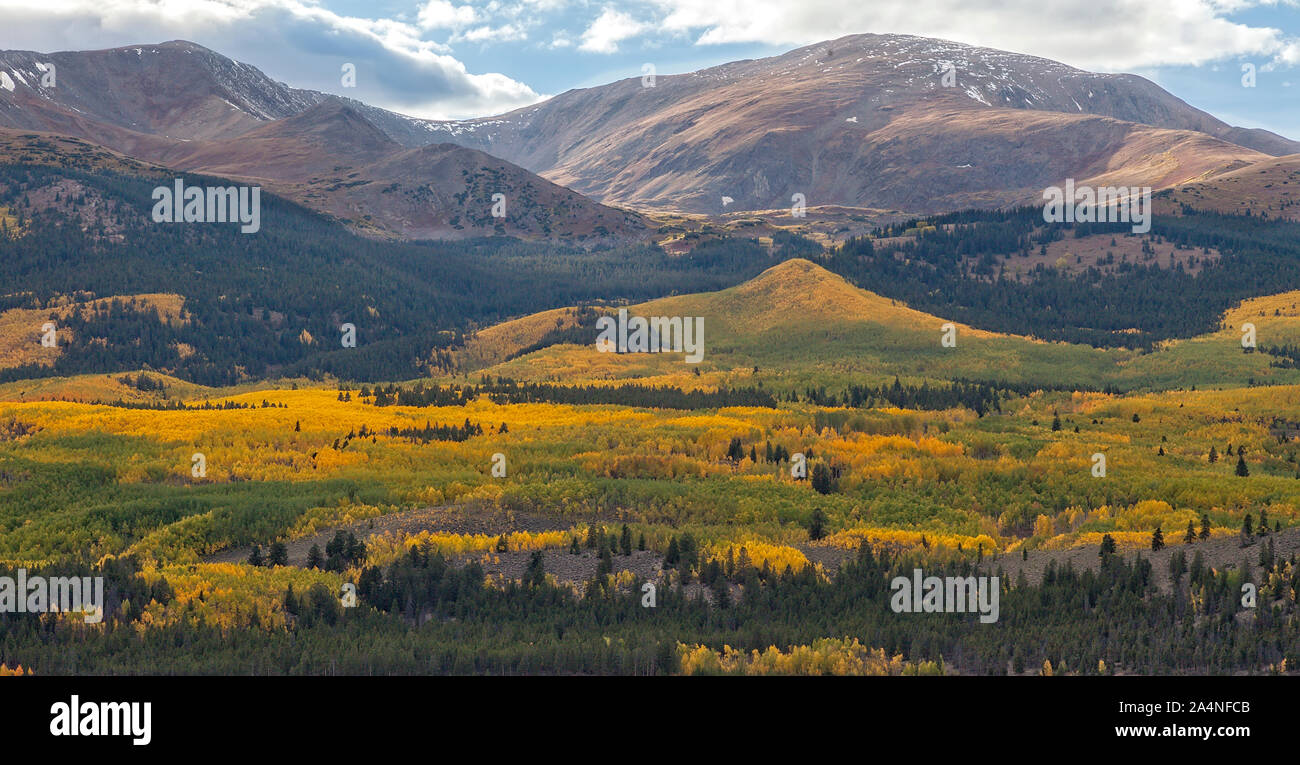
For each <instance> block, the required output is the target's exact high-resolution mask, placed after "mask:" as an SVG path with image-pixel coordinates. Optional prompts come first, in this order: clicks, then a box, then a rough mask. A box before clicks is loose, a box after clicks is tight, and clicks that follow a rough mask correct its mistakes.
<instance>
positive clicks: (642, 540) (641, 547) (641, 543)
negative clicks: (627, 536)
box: [636, 531, 645, 552]
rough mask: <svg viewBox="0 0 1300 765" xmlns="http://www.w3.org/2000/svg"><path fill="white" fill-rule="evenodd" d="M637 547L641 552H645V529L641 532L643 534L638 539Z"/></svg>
mask: <svg viewBox="0 0 1300 765" xmlns="http://www.w3.org/2000/svg"><path fill="white" fill-rule="evenodd" d="M636 549H638V550H640V551H641V552H645V532H644V531H643V532H641V535H640V536H638V537H637V539H636Z"/></svg>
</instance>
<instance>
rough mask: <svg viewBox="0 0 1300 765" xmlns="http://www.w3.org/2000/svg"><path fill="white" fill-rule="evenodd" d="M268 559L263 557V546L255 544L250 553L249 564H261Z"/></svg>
mask: <svg viewBox="0 0 1300 765" xmlns="http://www.w3.org/2000/svg"><path fill="white" fill-rule="evenodd" d="M265 562H266V561H265V560H264V559H263V558H262V546H261V545H253V551H252V552H251V553H249V554H248V565H250V566H261V565H263V564H264V563H265Z"/></svg>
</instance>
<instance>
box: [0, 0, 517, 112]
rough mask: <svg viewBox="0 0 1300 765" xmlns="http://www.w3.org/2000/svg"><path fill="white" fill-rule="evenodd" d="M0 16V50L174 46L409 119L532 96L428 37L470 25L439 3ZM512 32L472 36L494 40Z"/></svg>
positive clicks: (105, 9)
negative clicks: (385, 12)
mask: <svg viewBox="0 0 1300 765" xmlns="http://www.w3.org/2000/svg"><path fill="white" fill-rule="evenodd" d="M0 18H3V19H4V20H5V23H4V26H3V31H0V48H18V47H21V48H23V49H27V50H38V51H57V50H86V49H95V48H111V47H117V46H124V45H131V44H136V43H157V42H163V41H166V40H173V39H184V40H190V41H193V42H196V43H198V44H200V45H203V46H206V47H208V48H212V49H213V50H215V51H217V52H218V53H221V54H222V55H225V56H229V57H231V58H234V59H237V60H239V61H243V62H246V63H249V64H252V65H254V66H256V67H258V68H259V69H261V70H263V71H264V72H266V73H267V74H268V75H269V76H271V77H273V78H275V79H277V80H282V81H284V82H288V83H290V84H291V85H294V86H295V87H302V88H309V89H314V90H321V91H325V92H328V93H336V94H339V95H345V96H348V97H351V98H356V99H359V100H361V101H365V102H367V103H371V104H374V105H376V106H382V107H384V108H387V109H392V110H394V111H398V112H402V113H404V114H411V115H413V116H417V117H427V118H432V119H443V118H459V117H468V116H478V115H482V114H498V113H501V112H505V111H509V110H511V109H516V108H518V107H521V106H526V105H528V104H531V103H536V102H537V101H538V100H540V98H541V96H539V95H538V94H537V93H536V92H534V91H533V90H532V88H530V87H528V86H527V85H525V84H524V83H521V82H518V81H516V80H514V79H511V78H510V77H507V76H506V75H504V74H499V73H491V72H489V73H472V72H470V71H468V70H467V69H466V67H465V65H464V63H462V62H461V61H459V60H458V59H457V58H455V57H454V56H453V55H452V53H451V49H450V48H449V47H448V45H447V44H446V43H445V42H439V41H436V40H431V39H429V38H428V29H427V28H426V27H428V26H430V25H455V24H459V25H461V26H462V27H463V26H465V25H467V24H469V23H471V22H473V21H475V20H477V19H478V18H479V16H478V15H477V12H476V11H474V10H473V9H468V6H455V5H453V4H451V3H448V2H443V1H442V0H431V2H429V3H427V4H426V5H424V6H423V7H421V9H420V12H419V15H418V20H419V23H418V24H412V23H407V22H405V21H399V20H393V19H368V18H361V17H356V16H346V15H341V14H339V13H335V12H334V11H331V10H329V9H327V8H323V7H321V6H319V5H315V4H312V3H310V2H307V1H306V0H46V1H43V2H41V3H31V2H29V0H0ZM487 29H489V30H491V29H492V28H491V27H490V26H488V27H487ZM519 29H520V28H515V29H512V30H505V29H503V28H498V29H496V30H495V31H488V32H477V33H474V34H478V35H479V36H480V37H484V38H486V37H493V36H494V35H495V39H504V38H505V37H506V36H507V35H508V34H518V33H519ZM345 63H351V64H354V65H355V66H356V70H357V87H355V88H346V89H344V88H342V87H341V83H340V69H341V67H342V65H343V64H345Z"/></svg>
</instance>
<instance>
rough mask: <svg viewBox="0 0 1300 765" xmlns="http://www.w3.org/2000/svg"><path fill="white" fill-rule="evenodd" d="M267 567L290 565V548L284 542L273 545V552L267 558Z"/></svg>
mask: <svg viewBox="0 0 1300 765" xmlns="http://www.w3.org/2000/svg"><path fill="white" fill-rule="evenodd" d="M266 565H268V566H287V565H289V548H288V547H286V546H285V544H284V542H280V541H276V542H274V543H272V544H271V552H270V553H269V554H267V556H266Z"/></svg>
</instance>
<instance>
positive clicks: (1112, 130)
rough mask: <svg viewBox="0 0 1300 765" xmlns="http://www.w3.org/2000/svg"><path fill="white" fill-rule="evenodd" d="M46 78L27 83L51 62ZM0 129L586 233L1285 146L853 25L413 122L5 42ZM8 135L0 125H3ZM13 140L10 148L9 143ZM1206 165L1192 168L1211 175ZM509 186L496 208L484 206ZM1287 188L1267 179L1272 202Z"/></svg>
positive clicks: (1148, 178) (873, 202) (216, 63)
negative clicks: (693, 65)
mask: <svg viewBox="0 0 1300 765" xmlns="http://www.w3.org/2000/svg"><path fill="white" fill-rule="evenodd" d="M51 63H52V64H54V65H55V66H56V71H57V85H56V87H42V86H41V84H40V83H41V79H42V75H43V74H44V71H45V70H44V66H45V65H46V64H51ZM0 130H6V131H10V132H12V131H19V132H22V133H31V132H37V133H40V134H46V133H49V134H57V135H61V136H71V137H75V138H79V139H82V140H84V141H87V142H90V143H92V144H96V145H99V146H102V147H104V148H106V149H110V150H112V151H113V152H117V153H120V154H122V155H125V156H128V157H132V158H135V159H138V160H142V161H145V162H148V163H152V164H154V165H157V166H159V167H160V168H166V169H170V170H178V171H185V172H194V173H204V174H210V175H217V176H223V177H230V178H234V179H241V180H246V181H250V182H253V181H255V182H258V183H262V184H264V185H265V186H267V187H268V188H269V190H270V191H272V192H275V193H279V194H281V195H283V196H286V197H288V198H290V199H293V200H295V201H298V202H300V203H302V204H305V205H307V206H309V207H312V208H314V209H317V210H319V211H322V212H325V213H328V214H330V215H333V216H335V217H337V218H339V219H342V220H345V221H347V222H349V223H350V224H351V225H353V226H354V227H356V228H358V229H360V230H362V231H367V232H370V233H373V234H376V235H381V236H401V237H407V238H434V237H437V238H446V237H462V236H471V235H476V234H493V233H496V234H503V233H504V234H511V235H517V236H522V237H536V238H547V237H567V238H577V237H581V238H583V239H588V238H590V239H591V240H593V241H601V240H605V239H608V238H623V239H635V238H645V237H647V236H648V232H649V230H650V228H649V227H650V226H651V225H653V221H649V220H647V218H646V217H645V216H644V215H643V213H662V212H669V211H672V212H684V213H705V214H719V213H734V212H736V211H738V210H781V209H789V208H790V206H791V202H792V199H794V198H795V195H797V194H801V195H803V197H802V199H803V200H804V201H805V203H806V204H807V205H809V206H841V207H848V208H874V209H878V210H884V211H896V212H898V213H900V214H901V213H906V214H932V213H937V212H943V211H948V210H953V209H961V208H968V207H1002V206H1009V205H1018V204H1033V203H1036V202H1040V201H1041V193H1042V189H1043V188H1045V187H1046V186H1049V185H1059V184H1061V183H1062V182H1063V181H1064V180H1065V179H1066V178H1073V179H1075V180H1076V182H1077V183H1079V184H1086V183H1090V184H1094V185H1108V184H1113V185H1129V186H1133V185H1138V186H1151V187H1153V188H1154V189H1156V190H1161V189H1171V188H1174V187H1178V186H1182V185H1185V184H1198V186H1199V187H1200V193H1199V195H1196V194H1190V193H1189V194H1185V195H1183V197H1184V198H1183V200H1182V201H1183V202H1184V203H1190V204H1195V202H1196V201H1197V197H1198V196H1200V197H1202V198H1213V197H1215V196H1216V193H1215V192H1214V188H1217V187H1216V186H1215V184H1216V179H1218V178H1220V177H1221V176H1226V175H1227V174H1233V173H1236V174H1237V175H1236V176H1235V177H1237V178H1238V180H1237V181H1234V182H1233V183H1234V184H1235V185H1237V186H1238V187H1239V184H1240V182H1241V181H1240V180H1239V179H1240V178H1241V177H1243V176H1244V177H1252V174H1250V173H1249V172H1244V171H1243V169H1244V168H1248V167H1250V166H1254V165H1260V166H1263V165H1265V164H1267V163H1270V162H1276V160H1275V158H1276V157H1284V156H1286V155H1294V154H1300V142H1296V141H1293V140H1290V139H1288V138H1284V137H1282V136H1279V135H1276V134H1273V133H1269V132H1267V131H1263V130H1255V129H1246V128H1238V127H1233V126H1231V125H1228V124H1226V123H1224V122H1222V121H1221V120H1218V119H1217V118H1215V117H1213V116H1212V115H1210V114H1207V113H1205V112H1203V111H1201V110H1199V109H1196V108H1194V107H1192V106H1190V105H1188V104H1187V103H1185V102H1183V101H1181V100H1179V99H1178V98H1176V97H1175V96H1173V95H1172V94H1170V93H1168V92H1166V91H1164V90H1163V89H1161V88H1160V87H1158V86H1157V85H1155V84H1154V83H1152V82H1150V81H1148V80H1146V79H1143V78H1141V77H1138V76H1135V75H1127V74H1096V73H1091V72H1086V71H1083V70H1079V69H1075V68H1072V67H1069V66H1066V65H1064V64H1060V63H1057V62H1055V61H1050V60H1047V59H1042V58H1036V57H1032V56H1025V55H1019V54H1015V53H1008V52H1004V51H998V50H992V49H988V48H979V47H973V46H968V45H963V44H958V43H952V42H947V41H943V40H935V39H929V38H922V37H912V36H904V35H853V36H849V37H843V38H840V39H838V40H834V41H830V42H825V43H819V44H816V45H812V46H807V47H804V48H799V49H797V50H793V51H790V52H789V53H786V54H783V55H780V56H775V57H771V58H765V59H758V60H747V61H737V62H733V63H729V64H725V65H722V66H718V67H713V68H710V69H704V70H701V71H697V72H692V73H689V74H680V75H665V76H658V77H654V78H653V79H646V78H641V77H638V78H630V79H625V80H621V81H618V82H613V83H610V84H607V85H603V86H599V87H593V88H586V89H580V90H571V91H568V92H565V93H562V94H560V95H557V96H555V97H553V98H550V99H547V100H545V101H543V102H541V103H538V104H534V105H532V106H528V107H525V108H523V109H518V110H516V111H513V112H510V113H507V114H503V115H499V116H493V117H484V118H480V119H474V120H460V121H433V120H422V119H417V118H413V117H407V116H405V115H400V114H396V113H394V112H390V111H386V110H384V109H380V108H377V107H373V106H370V105H367V104H363V103H361V102H359V101H355V100H352V99H346V98H339V97H337V96H331V95H328V94H324V93H320V92H316V91H310V90H302V89H297V88H293V87H290V86H288V85H285V84H283V83H279V82H276V81H274V80H273V79H271V78H269V77H267V76H266V75H265V74H263V73H262V72H261V71H259V70H258V69H256V68H255V67H252V66H249V65H247V64H244V63H241V62H238V61H233V60H231V59H228V58H226V57H224V56H221V55H220V54H218V53H216V52H214V51H211V50H208V49H206V48H203V47H201V46H198V45H195V44H193V43H189V42H184V41H173V42H168V43H163V44H160V45H139V46H128V47H123V48H114V49H110V50H101V51H87V52H63V53H50V54H41V53H34V52H26V51H6V52H0ZM11 137H12V136H11ZM10 159H11V160H13V159H16V158H13V157H11V158H10ZM1207 184H1208V186H1207ZM497 193H501V194H504V195H505V197H506V199H507V214H506V217H505V218H504V219H500V218H494V217H493V216H492V215H491V214H490V210H491V208H492V203H493V194H497ZM1283 202H1285V200H1283Z"/></svg>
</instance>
